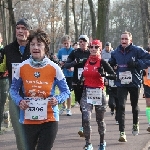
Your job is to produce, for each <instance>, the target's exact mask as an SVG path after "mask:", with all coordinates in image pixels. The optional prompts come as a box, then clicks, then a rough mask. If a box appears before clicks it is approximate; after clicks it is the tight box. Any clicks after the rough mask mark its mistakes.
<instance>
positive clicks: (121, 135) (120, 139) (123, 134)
mask: <svg viewBox="0 0 150 150" xmlns="http://www.w3.org/2000/svg"><path fill="white" fill-rule="evenodd" d="M118 141H119V142H127V139H126V135H125V132H120V138H119V140H118Z"/></svg>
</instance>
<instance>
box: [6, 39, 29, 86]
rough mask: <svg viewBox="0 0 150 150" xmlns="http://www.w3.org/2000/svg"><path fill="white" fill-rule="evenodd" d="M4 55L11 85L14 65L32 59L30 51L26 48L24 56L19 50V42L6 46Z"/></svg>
mask: <svg viewBox="0 0 150 150" xmlns="http://www.w3.org/2000/svg"><path fill="white" fill-rule="evenodd" d="M4 55H5V56H6V67H7V69H8V74H9V75H8V77H9V81H10V83H11V82H12V63H22V62H23V61H24V60H26V59H28V58H29V57H30V51H29V49H28V48H27V47H26V48H25V51H24V54H23V55H22V54H21V52H20V50H19V44H18V42H17V40H15V41H14V42H12V43H10V44H9V45H6V46H5V47H4Z"/></svg>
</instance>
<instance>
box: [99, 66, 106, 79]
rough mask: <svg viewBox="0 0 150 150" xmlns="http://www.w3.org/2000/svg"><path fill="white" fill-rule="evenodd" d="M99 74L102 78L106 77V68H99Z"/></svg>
mask: <svg viewBox="0 0 150 150" xmlns="http://www.w3.org/2000/svg"><path fill="white" fill-rule="evenodd" d="M97 70H98V72H99V73H100V74H101V76H102V77H105V72H104V68H103V67H102V66H101V67H98V68H97Z"/></svg>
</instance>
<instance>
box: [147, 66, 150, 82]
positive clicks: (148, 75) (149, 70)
mask: <svg viewBox="0 0 150 150" xmlns="http://www.w3.org/2000/svg"><path fill="white" fill-rule="evenodd" d="M147 79H150V67H148V69H147Z"/></svg>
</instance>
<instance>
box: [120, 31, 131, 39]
mask: <svg viewBox="0 0 150 150" xmlns="http://www.w3.org/2000/svg"><path fill="white" fill-rule="evenodd" d="M122 34H128V35H129V37H130V38H131V39H132V34H131V33H130V32H128V31H124V32H122Z"/></svg>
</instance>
